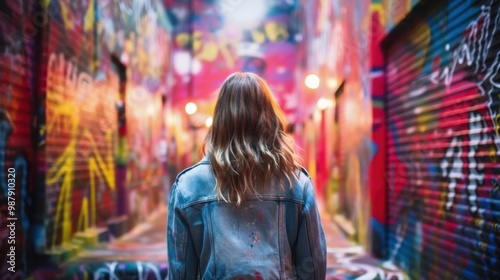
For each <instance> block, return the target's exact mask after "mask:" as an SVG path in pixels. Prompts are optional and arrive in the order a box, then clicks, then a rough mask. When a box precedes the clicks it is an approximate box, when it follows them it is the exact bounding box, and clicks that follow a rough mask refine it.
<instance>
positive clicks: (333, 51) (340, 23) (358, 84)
mask: <svg viewBox="0 0 500 280" xmlns="http://www.w3.org/2000/svg"><path fill="white" fill-rule="evenodd" d="M301 7H303V17H304V23H303V28H304V39H303V43H304V46H303V47H304V50H303V51H304V53H303V56H304V59H305V61H306V63H305V64H304V65H303V69H302V72H303V73H304V75H303V76H305V75H307V74H308V73H316V74H317V75H318V76H319V77H320V81H321V83H320V86H319V87H318V88H317V89H315V90H311V89H307V88H305V87H304V86H303V87H302V96H301V100H302V102H301V104H307V105H308V107H306V108H304V109H302V111H301V113H302V117H304V118H312V119H313V120H315V122H316V129H317V130H318V131H324V133H323V134H324V135H318V136H317V138H316V139H317V140H316V141H310V139H306V140H305V141H304V142H305V143H309V144H308V145H307V146H306V147H305V149H306V150H311V151H313V150H314V149H316V151H315V152H312V153H313V154H314V156H312V157H309V159H308V161H309V163H307V166H309V169H310V170H311V169H312V170H313V171H315V174H314V175H315V176H316V184H317V193H318V194H319V195H324V194H325V193H326V194H327V195H326V200H327V202H326V203H327V205H328V204H329V203H332V204H334V205H332V206H331V207H329V209H333V213H331V214H333V215H341V216H344V217H345V218H346V219H344V220H349V221H350V222H351V223H352V227H353V228H354V229H355V233H354V236H353V237H354V238H355V239H356V240H357V241H358V242H360V244H362V245H363V246H368V244H369V237H368V234H367V232H368V225H369V213H370V203H371V202H370V199H369V196H368V193H369V189H368V186H367V183H368V181H367V180H368V178H367V175H368V164H367V163H368V162H369V160H370V156H371V144H370V143H371V141H370V135H371V119H372V116H371V98H370V79H369V67H370V64H369V61H370V45H369V39H370V37H369V36H370V24H371V22H370V13H369V11H370V10H369V7H370V1H363V0H359V1H302V3H301ZM321 98H323V99H326V100H331V103H330V104H333V106H330V107H328V106H327V107H326V108H324V109H323V110H320V109H318V108H319V107H317V106H316V104H317V103H316V102H317V101H318V100H319V99H321ZM318 104H319V103H318ZM318 106H319V105H318ZM306 123H307V122H306ZM320 127H321V130H320ZM329 131H332V132H333V133H335V134H337V135H333V133H330V132H329ZM304 137H306V138H309V137H310V135H304ZM337 141H338V142H339V143H335V142H337ZM308 153H311V152H308ZM314 166H315V168H311V167H314Z"/></svg>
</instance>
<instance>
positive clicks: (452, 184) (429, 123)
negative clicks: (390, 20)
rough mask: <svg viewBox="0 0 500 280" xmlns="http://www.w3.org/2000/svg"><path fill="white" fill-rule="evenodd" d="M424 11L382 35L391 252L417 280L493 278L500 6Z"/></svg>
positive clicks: (455, 5) (498, 203)
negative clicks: (388, 34) (391, 33)
mask: <svg viewBox="0 0 500 280" xmlns="http://www.w3.org/2000/svg"><path fill="white" fill-rule="evenodd" d="M428 8H429V9H430V8H432V10H431V11H432V13H429V14H428V15H425V16H423V15H421V14H420V15H419V16H418V18H416V20H418V21H415V22H414V24H415V25H414V26H412V28H411V29H410V30H407V31H404V34H403V33H399V34H396V35H397V36H394V37H393V39H392V41H390V42H388V49H387V53H388V54H389V56H388V66H387V83H388V93H387V94H388V100H389V102H388V104H387V106H388V111H387V112H388V135H387V136H388V141H389V142H388V146H387V157H388V162H389V165H388V170H387V171H388V192H389V193H388V213H389V214H388V215H389V220H388V222H389V257H390V259H391V260H392V261H393V262H395V263H396V264H397V265H398V266H400V267H401V268H403V269H405V270H407V271H408V272H409V274H410V276H411V277H412V278H415V279H421V278H426V279H427V278H429V279H436V278H441V279H446V278H464V279H497V278H499V277H500V274H499V271H498V265H499V263H498V255H499V244H500V240H499V238H498V234H499V221H500V215H499V211H500V210H499V209H500V195H499V193H498V174H499V172H500V169H499V167H500V165H499V164H498V156H499V155H500V134H499V127H500V126H499V124H500V123H499V119H500V117H499V116H500V115H499V101H500V98H499V96H498V93H499V90H500V88H499V87H498V83H497V82H496V81H497V79H498V69H499V67H498V61H499V60H498V56H499V52H498V48H497V47H496V45H495V42H496V41H497V39H498V37H499V36H500V33H499V28H500V23H499V14H500V3H498V1H489V0H485V1H449V2H443V3H442V4H440V5H432V6H430V5H429V6H428Z"/></svg>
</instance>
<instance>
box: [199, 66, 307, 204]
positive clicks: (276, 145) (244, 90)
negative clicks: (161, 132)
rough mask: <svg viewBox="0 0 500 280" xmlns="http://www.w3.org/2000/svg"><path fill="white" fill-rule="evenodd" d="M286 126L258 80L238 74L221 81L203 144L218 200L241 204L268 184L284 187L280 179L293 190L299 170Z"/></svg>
mask: <svg viewBox="0 0 500 280" xmlns="http://www.w3.org/2000/svg"><path fill="white" fill-rule="evenodd" d="M286 127H287V123H286V120H285V117H284V115H283V112H282V111H281V109H280V108H279V105H278V103H277V102H276V100H275V99H274V96H273V94H272V93H271V90H270V89H269V86H268V85H267V84H266V82H265V81H264V80H263V79H262V78H260V77H259V76H257V75H255V74H253V73H240V72H237V73H234V74H232V75H230V76H229V77H228V78H227V79H226V80H225V81H224V84H223V85H222V88H221V90H220V92H219V98H218V100H217V104H216V105H215V112H214V117H213V123H212V126H211V128H210V130H209V132H208V134H207V138H206V139H205V146H206V151H207V152H208V154H209V159H210V166H211V169H212V172H213V174H214V176H215V182H216V186H215V188H216V190H217V195H218V197H219V199H222V200H224V201H225V202H233V201H236V205H240V204H241V202H242V201H244V200H245V198H247V197H248V196H252V195H255V196H258V195H259V191H261V190H265V188H266V187H269V186H270V185H271V184H274V183H278V184H280V186H281V187H283V183H282V179H283V178H286V179H287V180H288V182H289V183H290V187H292V185H293V184H292V182H293V176H294V173H295V172H297V173H298V172H300V165H299V163H298V157H297V155H296V154H295V152H294V149H293V146H294V143H293V140H292V139H291V138H290V137H289V136H288V135H287V134H286V132H285V129H286ZM296 176H298V175H296ZM225 192H227V196H225V195H224V193H225Z"/></svg>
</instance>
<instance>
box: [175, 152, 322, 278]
mask: <svg viewBox="0 0 500 280" xmlns="http://www.w3.org/2000/svg"><path fill="white" fill-rule="evenodd" d="M209 164H210V163H209V161H208V156H207V157H205V158H204V159H203V160H202V161H200V163H198V164H197V165H194V166H193V167H191V168H189V169H187V170H185V171H183V172H181V173H180V174H179V176H178V178H177V181H176V183H175V184H174V187H173V188H172V191H171V200H170V203H169V205H170V208H169V221H175V222H173V223H170V222H169V227H168V234H169V240H168V242H169V249H170V248H171V249H172V250H169V263H170V267H169V270H170V273H171V274H170V275H172V276H173V277H172V278H171V279H196V278H197V277H198V276H200V277H201V279H324V277H325V266H326V259H325V255H326V247H325V242H324V234H323V229H322V227H321V221H320V219H319V214H318V212H317V207H316V204H315V199H314V190H313V187H312V184H311V180H310V178H309V176H308V174H307V173H306V172H305V170H302V172H301V173H300V178H296V179H295V180H294V182H293V184H294V185H293V187H292V188H290V187H289V186H285V188H282V187H280V186H279V184H276V185H274V186H272V187H270V188H267V189H266V192H265V193H261V194H260V196H259V197H258V198H247V199H246V200H245V201H244V202H243V203H242V204H241V205H239V206H234V205H233V204H229V203H226V202H224V201H220V200H218V199H217V192H216V191H215V190H214V188H213V186H214V184H215V180H214V176H213V174H212V173H211V171H210V165H209ZM174 233H175V234H174ZM174 248H181V249H180V250H178V249H174ZM171 257H174V258H175V259H174V260H172V259H170V258H171Z"/></svg>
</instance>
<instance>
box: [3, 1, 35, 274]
mask: <svg viewBox="0 0 500 280" xmlns="http://www.w3.org/2000/svg"><path fill="white" fill-rule="evenodd" d="M33 9H34V1H24V2H15V1H2V3H0V33H1V34H2V36H1V38H0V224H1V225H2V228H1V229H0V252H2V255H1V256H0V262H1V264H0V274H2V275H9V276H11V277H12V279H15V278H17V279H21V278H22V276H23V275H25V274H26V273H27V270H28V266H29V264H30V263H31V256H32V254H31V247H30V246H29V245H28V242H29V240H30V234H29V227H30V223H32V220H33V215H32V210H33V204H32V203H31V202H32V201H31V200H30V195H31V194H33V187H32V186H33V165H32V162H33V159H34V149H33V146H32V141H31V140H32V135H33V134H32V122H33V112H34V104H33V102H32V100H33V99H34V90H33V74H34V71H33V57H34V56H33V52H32V48H33V45H34V37H35V34H34V32H33V30H32V29H30V28H31V27H32V22H31V18H30V15H31V14H32V13H33ZM20 22H22V23H23V24H19V23H20Z"/></svg>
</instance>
